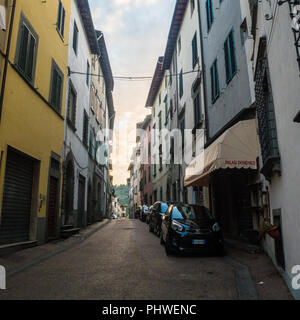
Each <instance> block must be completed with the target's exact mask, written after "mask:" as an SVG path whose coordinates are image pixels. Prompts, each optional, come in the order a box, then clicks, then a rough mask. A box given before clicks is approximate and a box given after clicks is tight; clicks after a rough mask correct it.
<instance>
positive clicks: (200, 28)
mask: <svg viewBox="0 0 300 320" xmlns="http://www.w3.org/2000/svg"><path fill="white" fill-rule="evenodd" d="M197 2H198V8H197V9H198V21H199V31H200V45H201V64H202V73H203V87H204V88H203V89H204V113H205V137H206V142H207V141H208V140H209V121H208V110H207V106H208V105H207V101H208V99H207V84H206V65H205V61H204V44H203V29H202V23H201V14H200V0H198V1H197ZM212 180H213V179H212ZM208 198H209V206H210V208H209V209H210V210H211V212H214V200H213V185H212V183H211V182H210V184H209V187H208ZM214 214H215V212H214Z"/></svg>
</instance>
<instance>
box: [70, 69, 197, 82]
mask: <svg viewBox="0 0 300 320" xmlns="http://www.w3.org/2000/svg"><path fill="white" fill-rule="evenodd" d="M199 72H200V71H199V70H192V71H186V72H182V75H186V74H191V73H199ZM72 74H77V75H83V76H94V77H102V78H104V75H99V74H94V73H86V72H79V71H69V75H72ZM177 76H180V74H179V73H176V74H170V75H166V77H167V78H168V77H169V78H170V77H177ZM113 78H114V79H115V80H121V81H122V80H123V81H149V80H152V79H153V76H152V77H150V76H146V77H141V76H132V77H131V76H114V77H113Z"/></svg>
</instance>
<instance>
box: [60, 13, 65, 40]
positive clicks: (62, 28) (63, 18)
mask: <svg viewBox="0 0 300 320" xmlns="http://www.w3.org/2000/svg"><path fill="white" fill-rule="evenodd" d="M65 18H66V11H65V9H64V8H63V12H62V23H61V35H62V36H64V32H65Z"/></svg>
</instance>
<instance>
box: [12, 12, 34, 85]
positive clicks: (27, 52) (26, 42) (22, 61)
mask: <svg viewBox="0 0 300 320" xmlns="http://www.w3.org/2000/svg"><path fill="white" fill-rule="evenodd" d="M37 47H38V35H37V34H36V33H35V31H34V30H33V28H32V27H31V25H30V23H29V22H28V21H27V19H26V18H25V16H24V15H23V14H21V19H20V27H19V34H18V43H17V51H16V58H15V63H16V65H17V68H18V70H19V71H20V72H21V74H22V75H23V76H24V77H25V78H26V79H27V80H28V81H29V82H30V83H31V84H33V82H34V74H35V65H36V54H37Z"/></svg>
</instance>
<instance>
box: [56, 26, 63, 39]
mask: <svg viewBox="0 0 300 320" xmlns="http://www.w3.org/2000/svg"><path fill="white" fill-rule="evenodd" d="M56 31H57V33H58V35H59V37H60V39H61V41H62V42H63V43H65V39H64V37H63V35H62V34H61V33H60V31H59V29H58V28H57V25H56Z"/></svg>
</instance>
